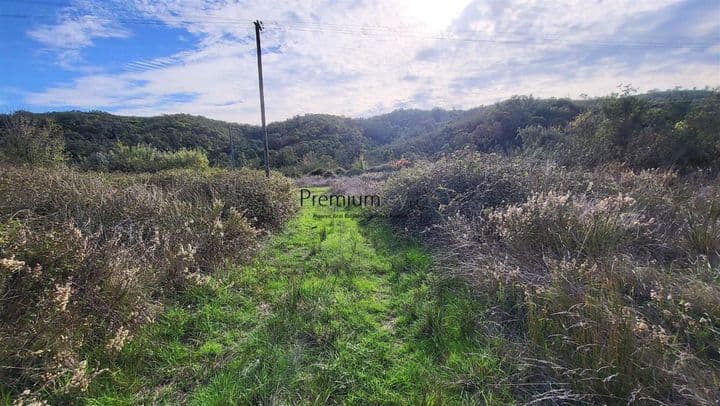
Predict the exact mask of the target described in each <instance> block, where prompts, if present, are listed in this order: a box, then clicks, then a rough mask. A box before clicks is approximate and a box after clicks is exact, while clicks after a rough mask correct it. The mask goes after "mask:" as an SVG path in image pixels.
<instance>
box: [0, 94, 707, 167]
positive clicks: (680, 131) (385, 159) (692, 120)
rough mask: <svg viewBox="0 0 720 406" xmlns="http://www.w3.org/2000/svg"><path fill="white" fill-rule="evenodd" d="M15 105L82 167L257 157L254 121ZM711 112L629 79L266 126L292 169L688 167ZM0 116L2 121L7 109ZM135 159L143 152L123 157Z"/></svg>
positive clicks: (696, 158) (258, 162) (273, 148)
mask: <svg viewBox="0 0 720 406" xmlns="http://www.w3.org/2000/svg"><path fill="white" fill-rule="evenodd" d="M14 116H22V117H25V118H26V119H28V120H30V119H31V122H33V123H35V125H36V126H38V128H39V130H38V131H39V132H42V131H45V130H42V128H44V126H43V125H42V124H40V123H41V122H44V121H46V120H52V121H53V122H55V123H56V125H57V128H58V129H62V131H63V134H64V138H65V144H66V147H65V155H67V156H68V157H69V160H70V162H71V163H72V164H74V165H78V166H80V167H82V168H85V169H95V170H129V171H138V170H145V169H144V168H142V167H141V166H142V165H141V164H140V163H139V162H142V161H143V159H145V158H147V157H148V156H151V155H153V154H162V153H172V152H176V151H181V155H183V156H184V157H183V158H181V157H175V158H176V159H177V160H178V161H180V162H173V163H168V165H202V162H200V161H203V160H204V159H203V158H202V157H201V154H202V153H204V154H205V155H207V159H208V162H209V164H210V165H211V166H230V167H233V166H242V167H251V168H256V169H260V168H261V167H262V156H263V147H262V143H263V141H262V132H261V130H260V128H259V127H257V126H251V125H238V124H230V123H224V122H221V121H217V120H210V119H206V118H203V117H196V116H189V115H182V114H180V115H166V116H160V117H148V118H141V117H122V116H113V115H111V114H107V113H102V112H89V113H82V112H63V113H47V114H38V115H33V114H30V113H16V114H15V115H14ZM14 116H6V117H5V118H8V117H10V118H12V117H14ZM718 117H720V95H719V93H718V92H717V91H710V90H692V91H689V90H674V91H667V92H653V93H648V94H644V95H631V94H630V91H629V90H628V91H625V92H623V94H622V95H611V96H609V97H602V98H597V99H590V100H570V99H537V98H533V97H513V98H511V99H509V100H506V101H503V102H500V103H496V104H493V105H490V106H484V107H479V108H475V109H471V110H467V111H459V110H453V111H444V110H440V109H434V110H430V111H422V110H398V111H395V112H392V113H389V114H385V115H380V116H376V117H370V118H365V119H349V118H345V117H337V116H330V115H323V114H314V115H305V116H298V117H294V118H291V119H289V120H285V121H282V122H276V123H271V124H269V125H268V134H269V143H270V159H271V162H272V166H273V167H274V168H277V169H278V170H280V171H281V172H283V173H284V174H286V175H291V176H301V175H305V174H315V175H325V176H330V177H332V176H338V175H341V176H342V175H344V174H346V173H348V172H349V173H350V174H359V173H363V172H372V171H392V170H393V168H392V167H391V166H389V163H390V162H391V161H397V160H400V159H403V158H405V159H408V160H410V161H415V160H418V159H433V160H434V159H437V158H438V156H439V155H441V154H443V153H450V152H452V151H456V150H461V149H466V148H469V149H473V150H478V151H482V152H496V153H502V154H510V155H514V154H518V153H533V152H534V153H536V154H539V155H542V156H548V155H552V156H554V157H555V159H556V160H557V161H559V162H560V163H562V164H565V165H584V166H596V165H603V164H605V163H608V162H625V163H627V164H629V165H631V166H632V167H634V168H638V169H643V168H645V169H648V168H657V167H663V168H670V167H673V168H678V169H681V170H685V169H686V168H687V169H689V170H692V169H693V168H698V167H713V168H717V167H718V160H717V157H718V156H720V154H719V153H720V147H719V146H718V141H717V128H718V125H720V122H718V120H720V119H718ZM4 121H5V123H6V124H5V125H4V127H7V122H9V121H12V120H4ZM10 127H12V125H11V126H10ZM4 133H7V131H4ZM14 133H18V132H14ZM4 144H7V142H5V143H4ZM10 144H12V141H11V142H10ZM119 144H120V145H125V147H121V146H119ZM150 148H154V149H156V150H157V151H155V152H151V151H150V150H149V149H150ZM9 151H10V153H8V155H10V156H13V155H12V153H11V151H12V149H11V150H9ZM199 151H202V153H201V152H199ZM112 156H115V157H116V158H117V160H119V162H118V163H117V165H113V164H112V162H111V158H112ZM133 159H135V160H136V161H139V162H136V164H130V163H128V162H127V161H128V160H130V161H132V160H133ZM168 159H169V160H170V161H173V159H170V158H169V157H168ZM150 170H153V169H152V168H150Z"/></svg>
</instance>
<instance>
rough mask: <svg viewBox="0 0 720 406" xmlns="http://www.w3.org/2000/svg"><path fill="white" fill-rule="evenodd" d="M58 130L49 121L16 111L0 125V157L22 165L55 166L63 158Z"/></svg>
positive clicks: (59, 130) (63, 146) (61, 134)
mask: <svg viewBox="0 0 720 406" xmlns="http://www.w3.org/2000/svg"><path fill="white" fill-rule="evenodd" d="M64 148H65V140H64V138H63V133H62V129H61V128H60V127H59V126H57V125H56V124H55V123H54V122H53V121H52V120H48V119H37V118H33V117H32V116H31V115H29V114H26V113H23V112H17V113H15V114H13V115H10V116H5V117H4V122H3V123H2V125H0V159H1V160H3V161H6V162H12V163H15V164H22V165H38V166H57V165H60V164H62V163H63V162H64V161H65V155H64Z"/></svg>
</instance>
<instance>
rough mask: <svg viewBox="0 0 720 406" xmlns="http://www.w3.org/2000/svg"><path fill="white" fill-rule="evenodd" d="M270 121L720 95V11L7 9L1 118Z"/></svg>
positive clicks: (109, 5) (415, 2)
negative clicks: (630, 92) (517, 102)
mask: <svg viewBox="0 0 720 406" xmlns="http://www.w3.org/2000/svg"><path fill="white" fill-rule="evenodd" d="M256 19H260V20H262V21H263V24H264V30H263V31H262V34H261V38H262V53H263V74H264V78H265V102H266V111H267V116H268V121H278V120H283V119H286V118H289V117H292V116H295V115H302V114H307V113H328V114H338V115H344V116H350V117H364V116H370V115H375V114H381V113H386V112H390V111H393V110H395V109H399V108H421V109H429V108H434V107H440V108H445V109H466V108H471V107H476V106H479V105H484V104H490V103H494V102H497V101H500V100H503V99H506V98H508V97H510V96H512V95H533V96H535V97H571V98H580V97H594V96H603V95H608V94H611V93H613V92H619V91H620V90H619V89H622V87H623V86H627V85H630V86H631V87H632V88H634V89H637V91H638V92H645V91H650V90H654V89H660V90H665V89H671V88H675V87H682V88H694V87H697V88H705V87H710V88H717V87H719V86H720V1H718V0H613V1H610V0H576V1H569V0H568V1H548V0H492V1H490V0H484V1H480V0H442V1H420V0H328V1H317V0H296V1H271V0H266V1H253V2H248V1H237V0H102V1H100V0H0V38H2V52H0V78H2V79H0V111H2V112H11V111H15V110H19V109H22V110H29V111H36V112H42V111H61V110H103V111H108V112H111V113H115V114H123V115H142V116H150V115H158V114H171V113H189V114H196V115H203V116H206V117H211V118H216V119H221V120H227V121H233V122H242V123H250V124H257V123H259V121H260V105H259V104H260V103H259V96H258V78H257V65H256V63H257V62H256V49H255V32H254V27H253V24H252V21H254V20H256Z"/></svg>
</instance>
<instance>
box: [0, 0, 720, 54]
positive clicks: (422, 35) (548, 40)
mask: <svg viewBox="0 0 720 406" xmlns="http://www.w3.org/2000/svg"><path fill="white" fill-rule="evenodd" d="M27 2H31V3H38V4H52V5H58V6H60V5H61V3H53V2H47V1H40V0H27ZM63 5H64V4H63ZM68 6H70V5H68ZM124 11H130V10H129V9H128V10H124ZM0 18H14V19H27V20H33V19H49V20H52V19H55V18H57V16H51V15H41V14H11V13H0ZM99 18H100V19H102V18H105V17H99ZM112 21H114V22H118V23H123V24H138V25H157V26H165V25H190V24H204V25H215V26H225V25H234V24H238V23H242V24H245V23H247V22H248V21H250V19H249V18H248V19H244V18H222V17H212V18H208V17H207V16H203V17H201V18H183V17H177V18H175V17H166V18H164V19H148V18H137V17H135V18H128V17H113V18H112ZM270 24H272V25H274V26H275V27H277V28H278V29H280V30H283V31H298V32H314V33H320V34H327V33H332V34H341V35H353V36H361V37H365V38H373V39H381V40H382V39H384V40H387V41H393V40H394V39H392V38H388V36H387V31H390V32H392V34H394V35H395V36H396V37H404V38H413V39H429V40H437V41H458V42H470V43H485V44H502V45H517V46H538V45H548V44H557V45H572V46H589V47H609V48H697V49H704V48H708V47H713V46H716V45H717V44H716V43H702V42H644V41H632V42H628V41H602V40H581V41H572V40H566V39H563V38H560V37H536V38H534V39H507V38H480V37H475V36H473V37H471V36H458V35H437V34H430V33H428V32H423V31H414V30H407V29H399V28H397V27H383V26H380V25H378V26H364V25H356V26H355V27H357V28H352V25H345V24H342V25H341V24H325V23H323V24H322V26H320V25H319V24H320V23H315V22H305V23H303V22H294V23H288V22H280V21H270ZM316 24H318V26H317V27H314V25H316ZM333 27H338V28H333ZM466 32H467V31H466Z"/></svg>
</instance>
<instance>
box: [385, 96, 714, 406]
mask: <svg viewBox="0 0 720 406" xmlns="http://www.w3.org/2000/svg"><path fill="white" fill-rule="evenodd" d="M689 111H693V110H692V108H691V109H690V110H689ZM630 121H632V120H630ZM627 125H630V124H627ZM532 131H535V130H532ZM536 134H537V132H536ZM538 135H542V134H538ZM535 139H537V138H535ZM480 163H482V164H480ZM482 165H485V166H482ZM518 165H519V168H516V167H518ZM475 167H482V168H483V171H482V173H485V174H492V176H490V175H486V176H477V175H476V176H469V175H468V174H473V173H474V172H473V169H472V168H475ZM448 168H452V169H451V170H448ZM504 176H507V180H506V181H502V180H503V179H506V178H505V177H504ZM501 185H504V186H502V187H500V186H501ZM384 188H385V191H384V193H383V196H386V198H385V199H384V201H383V202H384V204H385V205H386V207H385V208H384V210H385V212H386V213H390V214H393V215H394V217H393V220H394V222H395V223H396V224H398V225H400V226H401V227H403V228H404V229H405V230H410V231H415V230H418V224H420V225H422V227H423V228H421V230H429V231H430V232H429V233H425V234H420V235H422V236H424V237H425V238H424V240H425V241H426V243H427V244H428V246H430V247H431V248H434V251H435V254H434V256H435V258H436V261H437V262H438V263H440V264H442V266H441V267H440V269H441V270H442V271H444V272H446V274H447V275H449V276H455V277H461V278H463V279H464V280H466V281H467V282H468V283H470V284H472V286H473V287H474V293H475V295H476V296H477V298H478V300H480V302H482V303H484V304H485V306H487V307H488V308H490V309H493V313H494V319H495V321H496V322H497V323H498V324H497V325H499V326H502V327H503V328H502V330H501V331H500V332H499V333H502V337H503V339H504V340H506V342H507V343H508V344H507V351H508V352H509V354H508V358H509V359H514V363H515V369H516V372H515V373H514V378H513V380H514V381H515V382H518V383H522V385H519V386H518V388H519V389H518V391H517V392H516V396H517V397H518V398H520V399H523V400H525V401H530V402H542V401H546V402H558V403H564V402H586V403H612V404H615V403H618V404H619V403H627V402H645V401H647V402H661V403H671V404H712V403H713V402H715V401H716V400H717V399H718V396H720V392H718V388H719V387H720V386H718V385H717V383H718V382H720V366H719V365H718V356H717V354H718V349H720V346H719V343H720V334H719V333H718V332H720V289H718V286H719V285H718V272H719V271H720V268H719V267H720V233H718V230H720V220H719V219H720V210H718V207H717V204H716V203H715V202H717V201H718V196H719V195H718V193H720V183H718V178H717V177H715V176H714V175H708V174H707V172H699V173H694V174H679V173H678V172H675V171H668V170H642V171H637V170H633V169H632V168H630V167H628V166H619V165H605V166H596V167H595V168H593V170H592V171H589V170H587V169H582V168H573V169H567V168H563V167H560V166H558V165H557V164H555V163H552V162H546V161H535V159H534V158H530V157H528V156H524V157H523V158H522V161H521V163H518V162H517V161H516V160H515V159H514V158H506V157H500V156H496V155H483V154H477V153H466V154H464V155H449V156H447V157H445V158H443V159H441V160H440V161H438V162H437V163H418V164H417V165H416V166H415V167H414V168H412V169H410V170H404V171H401V172H399V173H397V174H395V175H393V176H391V177H390V178H389V179H388V181H387V183H386V184H385V187H384ZM478 189H480V190H483V191H487V192H489V191H492V192H493V193H492V194H491V195H490V196H494V197H492V198H491V199H488V197H487V195H482V196H478V195H477V190H478ZM416 194H417V196H421V197H425V196H428V197H430V198H431V200H429V201H428V200H427V199H425V200H423V199H422V198H421V199H420V200H419V201H413V200H412V199H409V196H414V195H416ZM393 196H396V197H397V198H393ZM456 202H475V204H457V203H456ZM452 207H454V209H448V208H452ZM489 333H492V330H490V331H489ZM496 333H497V332H496ZM520 388H522V390H520Z"/></svg>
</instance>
